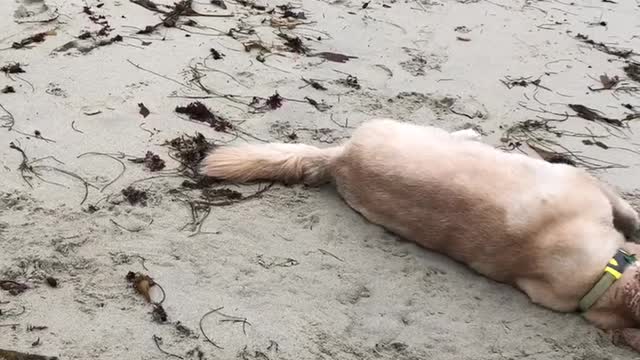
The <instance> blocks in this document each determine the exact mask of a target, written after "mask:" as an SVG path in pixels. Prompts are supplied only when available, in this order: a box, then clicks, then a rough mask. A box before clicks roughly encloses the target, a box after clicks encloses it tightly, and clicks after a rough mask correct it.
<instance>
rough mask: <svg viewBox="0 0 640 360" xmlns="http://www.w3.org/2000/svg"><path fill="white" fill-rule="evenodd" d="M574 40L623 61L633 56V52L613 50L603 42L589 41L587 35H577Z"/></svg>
mask: <svg viewBox="0 0 640 360" xmlns="http://www.w3.org/2000/svg"><path fill="white" fill-rule="evenodd" d="M575 38H576V39H577V40H579V41H581V42H583V43H585V44H588V45H592V46H593V47H594V49H596V50H599V51H602V52H604V53H607V54H609V55H613V56H617V57H620V58H623V59H627V58H629V57H630V56H631V55H633V54H634V52H633V50H629V49H618V48H614V47H611V46H609V45H607V44H605V43H603V42H597V41H594V40H592V39H590V38H589V36H588V35H584V34H578V35H576V37H575Z"/></svg>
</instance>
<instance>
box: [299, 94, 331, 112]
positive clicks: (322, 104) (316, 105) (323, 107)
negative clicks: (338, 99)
mask: <svg viewBox="0 0 640 360" xmlns="http://www.w3.org/2000/svg"><path fill="white" fill-rule="evenodd" d="M304 99H305V100H307V102H308V103H309V104H311V105H312V106H313V107H314V108H316V110H318V111H320V112H325V111H327V110H329V109H331V105H329V104H327V103H325V102H324V100H322V102H318V101H317V100H314V99H312V98H310V97H308V96H305V97H304Z"/></svg>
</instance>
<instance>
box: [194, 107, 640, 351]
mask: <svg viewBox="0 0 640 360" xmlns="http://www.w3.org/2000/svg"><path fill="white" fill-rule="evenodd" d="M201 171H202V173H203V174H204V175H206V176H210V177H214V178H217V179H221V180H226V181H230V182H237V183H245V182H253V181H260V180H270V181H279V182H282V183H286V184H294V183H304V184H306V185H309V186H319V185H322V184H326V183H330V182H332V183H333V184H335V186H336V188H337V191H338V193H339V194H340V195H341V197H342V198H343V199H344V201H346V203H347V204H348V205H349V206H350V207H351V208H353V209H354V210H355V211H357V212H359V213H360V214H362V215H363V216H364V217H365V218H366V219H368V220H369V221H370V222H372V223H375V224H378V225H380V226H382V227H384V228H386V229H387V230H389V231H391V232H393V233H396V234H397V235H399V236H402V237H404V238H406V239H408V240H410V241H413V242H416V243H417V244H419V245H421V246H423V247H424V248H426V249H429V250H432V251H435V252H438V253H441V254H444V255H446V256H448V257H450V258H452V259H454V260H456V261H458V262H461V263H463V264H466V265H467V266H468V267H470V268H471V269H473V270H475V271H476V272H478V273H480V274H482V275H484V276H486V277H488V278H491V279H493V280H495V281H498V282H501V283H506V284H510V285H512V286H514V287H515V288H517V289H519V290H521V291H522V292H524V293H525V294H526V295H527V296H528V297H529V299H530V300H531V301H532V302H533V303H535V304H539V305H541V306H544V307H546V308H548V309H551V310H554V311H558V312H578V311H579V312H581V313H582V315H583V316H584V317H585V318H586V319H587V320H588V321H590V322H591V323H593V324H595V325H596V326H597V327H599V328H601V329H603V330H613V331H614V332H615V333H616V334H617V335H621V336H620V337H621V338H622V339H624V340H625V341H626V343H627V344H628V345H630V346H631V347H633V348H634V349H636V350H637V351H640V263H638V262H636V261H635V257H634V255H633V254H636V253H640V245H637V244H635V243H633V242H631V241H628V239H631V237H632V235H633V234H634V233H635V232H636V230H638V226H639V224H640V220H639V218H638V214H637V213H636V211H635V210H634V209H633V208H632V207H631V205H630V204H629V203H628V202H626V201H625V200H624V199H622V198H621V197H620V196H619V195H618V194H617V193H616V192H615V191H614V190H613V189H612V188H610V187H609V186H607V185H606V184H604V183H603V182H600V181H599V180H597V179H596V178H595V177H592V176H591V175H590V174H588V173H587V172H586V171H584V170H581V169H578V168H576V167H573V166H570V165H566V164H555V163H549V162H546V161H544V160H542V159H536V158H534V157H531V156H527V155H524V154H519V153H512V152H506V151H503V150H500V149H497V148H495V147H493V146H491V145H488V144H485V143H483V142H481V139H480V135H479V134H478V133H476V132H475V131H473V130H471V129H467V130H462V131H457V132H447V131H445V130H443V129H440V128H436V127H430V126H419V125H413V124H408V123H403V122H399V121H397V120H394V119H372V120H369V121H367V122H365V123H364V124H363V125H361V126H359V127H358V128H357V129H355V130H354V131H353V134H352V136H351V138H350V139H349V140H348V141H347V142H345V143H344V144H343V145H340V146H335V147H329V148H317V147H313V146H309V145H305V144H284V143H269V144H255V145H254V144H246V145H238V146H234V145H227V146H221V147H218V148H216V149H214V150H213V151H212V152H211V153H209V154H208V155H207V156H206V158H205V159H204V160H203V164H202V169H201Z"/></svg>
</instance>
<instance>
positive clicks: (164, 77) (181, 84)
mask: <svg viewBox="0 0 640 360" xmlns="http://www.w3.org/2000/svg"><path fill="white" fill-rule="evenodd" d="M127 62H128V63H129V64H131V65H133V66H135V67H136V68H138V69H140V70H142V71H146V72H148V73H151V74H153V75H155V76H159V77H161V78H163V79H165V80H169V81H171V82H174V83H176V84H178V85H180V86H182V87H185V88H187V89H193V88H192V87H190V86H188V85H185V84H183V83H181V82H180V81H178V80H175V79H172V78H170V77H168V76H166V75H162V74H159V73H157V72H155V71H152V70H149V69H145V68H143V67H142V66H140V65H138V64H136V63H134V62H133V61H131V60H129V59H127Z"/></svg>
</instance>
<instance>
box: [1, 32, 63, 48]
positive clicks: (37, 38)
mask: <svg viewBox="0 0 640 360" xmlns="http://www.w3.org/2000/svg"><path fill="white" fill-rule="evenodd" d="M55 34H56V32H55V31H54V30H51V31H45V32H40V33H37V34H34V35H31V36H29V37H27V38H24V39H22V40H20V41H18V42H14V43H13V44H12V45H11V47H12V48H14V49H23V48H25V47H27V46H28V45H31V44H35V43H41V42H44V40H45V39H46V38H47V36H53V35H55Z"/></svg>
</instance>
